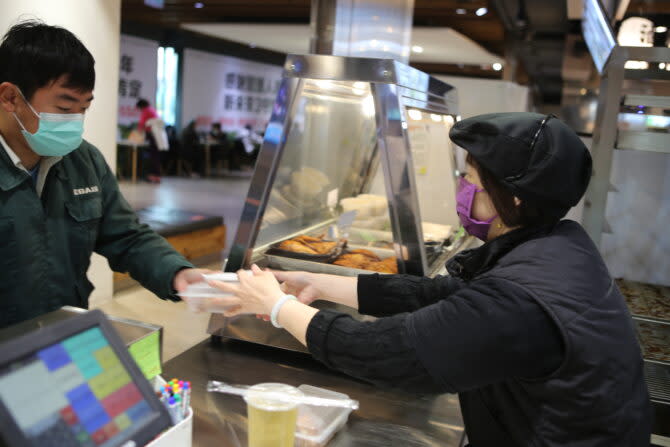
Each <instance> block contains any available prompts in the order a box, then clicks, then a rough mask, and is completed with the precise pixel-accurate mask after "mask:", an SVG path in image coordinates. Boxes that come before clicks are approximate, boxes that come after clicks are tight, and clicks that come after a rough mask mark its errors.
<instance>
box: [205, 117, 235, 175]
mask: <svg viewBox="0 0 670 447" xmlns="http://www.w3.org/2000/svg"><path fill="white" fill-rule="evenodd" d="M208 139H209V142H210V157H211V163H212V165H217V164H220V162H223V161H224V160H227V159H228V158H229V156H230V149H229V145H228V134H227V133H226V132H224V131H223V130H222V129H221V123H219V122H216V123H212V128H211V130H210V131H209V135H208ZM229 165H230V161H229Z"/></svg>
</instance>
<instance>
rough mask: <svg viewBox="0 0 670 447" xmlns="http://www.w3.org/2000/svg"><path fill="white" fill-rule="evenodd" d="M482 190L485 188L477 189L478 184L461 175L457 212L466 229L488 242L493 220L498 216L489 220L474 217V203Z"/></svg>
mask: <svg viewBox="0 0 670 447" xmlns="http://www.w3.org/2000/svg"><path fill="white" fill-rule="evenodd" d="M482 191H484V190H483V189H477V186H476V185H474V184H472V183H470V182H469V181H467V180H465V178H463V177H461V179H460V181H459V183H458V192H457V193H456V212H457V213H458V218H459V219H460V220H461V224H462V225H463V228H465V231H467V232H468V233H469V234H471V235H473V236H474V237H476V238H477V239H481V240H482V241H484V242H486V237H487V236H488V234H489V228H490V227H491V222H493V219H495V218H496V217H498V216H493V217H492V218H490V219H489V220H477V219H474V218H473V217H472V203H473V202H474V200H475V194H476V193H478V192H482Z"/></svg>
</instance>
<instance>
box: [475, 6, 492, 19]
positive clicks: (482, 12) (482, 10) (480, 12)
mask: <svg viewBox="0 0 670 447" xmlns="http://www.w3.org/2000/svg"><path fill="white" fill-rule="evenodd" d="M487 12H489V10H488V9H487V8H479V9H478V10H476V11H475V14H476V15H477V17H481V16H483V15H486V13H487Z"/></svg>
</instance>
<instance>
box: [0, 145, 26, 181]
mask: <svg viewBox="0 0 670 447" xmlns="http://www.w3.org/2000/svg"><path fill="white" fill-rule="evenodd" d="M29 177H30V174H28V173H27V172H25V171H23V170H22V169H21V168H19V167H17V166H16V164H15V163H14V161H12V159H11V158H10V156H9V154H8V153H7V150H6V148H5V143H4V142H0V189H2V190H3V191H9V190H10V189H13V188H16V187H17V186H18V185H20V184H21V183H22V182H24V181H26V180H27V179H28V178H29Z"/></svg>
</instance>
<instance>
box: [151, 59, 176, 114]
mask: <svg viewBox="0 0 670 447" xmlns="http://www.w3.org/2000/svg"><path fill="white" fill-rule="evenodd" d="M178 61H179V55H178V54H177V52H176V51H175V49H174V48H172V47H158V88H157V89H156V108H157V110H158V114H159V115H160V116H161V118H163V121H165V124H166V125H168V126H174V125H175V124H176V122H177V77H178V76H179V74H178V69H177V67H178Z"/></svg>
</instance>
